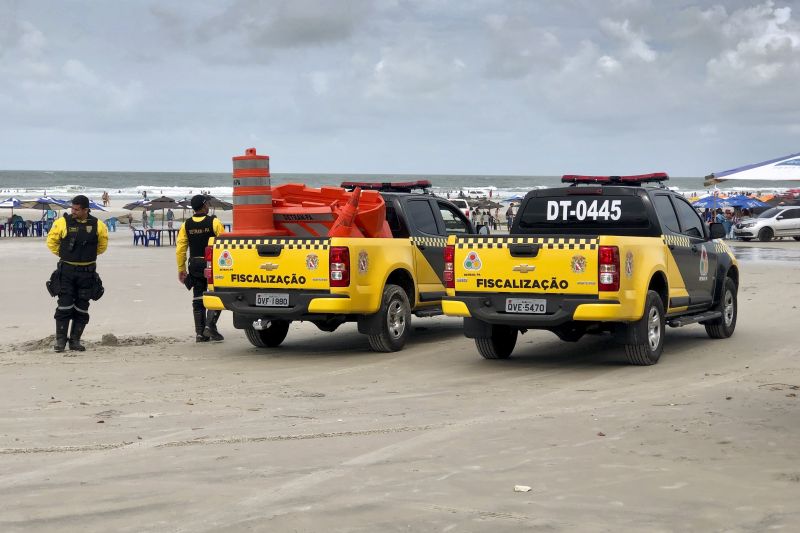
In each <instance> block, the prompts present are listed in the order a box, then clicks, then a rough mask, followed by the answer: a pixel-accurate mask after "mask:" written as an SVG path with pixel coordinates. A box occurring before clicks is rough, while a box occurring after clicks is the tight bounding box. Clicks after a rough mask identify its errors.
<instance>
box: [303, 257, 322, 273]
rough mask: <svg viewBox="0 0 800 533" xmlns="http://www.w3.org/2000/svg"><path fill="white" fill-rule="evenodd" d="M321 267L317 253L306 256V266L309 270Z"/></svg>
mask: <svg viewBox="0 0 800 533" xmlns="http://www.w3.org/2000/svg"><path fill="white" fill-rule="evenodd" d="M317 267H319V257H317V254H308V255H307V256H306V268H307V269H309V270H312V271H313V270H316V269H317Z"/></svg>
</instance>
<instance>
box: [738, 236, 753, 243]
mask: <svg viewBox="0 0 800 533" xmlns="http://www.w3.org/2000/svg"><path fill="white" fill-rule="evenodd" d="M739 240H742V241H744V242H750V241H752V240H753V239H751V238H750V237H739Z"/></svg>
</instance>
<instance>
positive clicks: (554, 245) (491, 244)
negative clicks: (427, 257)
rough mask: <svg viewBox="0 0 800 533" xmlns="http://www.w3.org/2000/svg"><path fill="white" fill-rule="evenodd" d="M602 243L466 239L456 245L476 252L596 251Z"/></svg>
mask: <svg viewBox="0 0 800 533" xmlns="http://www.w3.org/2000/svg"><path fill="white" fill-rule="evenodd" d="M599 243H600V238H599V237H590V238H574V237H564V238H561V237H488V238H473V237H464V238H463V239H459V240H458V242H457V243H456V248H459V249H463V248H469V249H474V250H481V249H489V250H491V249H493V248H498V249H499V248H508V247H509V245H512V244H538V245H539V246H540V247H541V248H542V249H544V250H594V249H596V248H597V246H598V244H599Z"/></svg>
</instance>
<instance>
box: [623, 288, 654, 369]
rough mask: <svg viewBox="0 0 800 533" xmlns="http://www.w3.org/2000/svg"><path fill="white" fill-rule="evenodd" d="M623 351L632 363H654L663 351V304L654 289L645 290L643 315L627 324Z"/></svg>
mask: <svg viewBox="0 0 800 533" xmlns="http://www.w3.org/2000/svg"><path fill="white" fill-rule="evenodd" d="M627 327H628V339H629V342H628V343H626V344H625V353H626V354H627V356H628V362H629V363H630V364H632V365H654V364H656V363H657V362H658V359H659V358H660V357H661V352H662V351H664V304H663V302H662V301H661V296H659V295H658V293H657V292H656V291H647V299H646V300H645V303H644V316H642V318H641V319H640V320H637V321H636V322H633V323H632V324H628V326H627Z"/></svg>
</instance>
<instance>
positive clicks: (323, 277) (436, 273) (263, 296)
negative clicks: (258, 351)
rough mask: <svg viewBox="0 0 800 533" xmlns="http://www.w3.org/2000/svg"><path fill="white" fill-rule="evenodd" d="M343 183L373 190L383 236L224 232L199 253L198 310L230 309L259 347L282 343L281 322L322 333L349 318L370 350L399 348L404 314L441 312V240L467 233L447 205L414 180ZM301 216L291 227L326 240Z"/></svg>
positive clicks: (406, 325) (407, 321)
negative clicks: (304, 324) (202, 263)
mask: <svg viewBox="0 0 800 533" xmlns="http://www.w3.org/2000/svg"><path fill="white" fill-rule="evenodd" d="M349 185H350V186H351V187H352V186H358V187H359V188H360V189H363V190H370V189H371V190H378V191H380V196H381V197H382V198H383V200H384V202H385V207H386V221H387V223H388V226H389V229H390V230H391V238H375V237H328V236H315V237H298V236H294V237H258V236H247V237H241V236H236V235H233V236H226V235H225V234H223V235H221V236H219V237H217V238H215V239H213V241H212V242H211V243H210V246H209V248H208V249H207V251H206V255H207V257H206V258H207V263H208V267H209V268H208V269H207V277H208V278H209V280H210V281H211V283H210V286H209V290H208V291H207V292H206V293H205V295H204V297H203V304H204V305H205V307H206V308H208V309H225V310H228V311H231V312H232V313H233V325H234V327H236V328H237V329H243V330H244V332H245V334H246V336H247V339H248V340H249V341H250V342H251V343H252V344H253V345H254V346H257V347H275V346H278V345H280V344H281V343H282V342H283V341H284V339H285V338H286V335H287V332H288V329H289V324H290V323H291V322H293V321H296V320H300V321H309V322H312V323H313V324H315V325H316V326H317V327H318V328H319V329H320V330H322V331H328V332H331V331H334V330H335V329H336V328H338V327H339V326H340V325H341V324H343V323H345V322H357V323H358V331H359V332H360V333H363V334H365V335H367V336H368V338H369V346H370V347H371V348H372V350H374V351H378V352H393V351H397V350H400V349H402V348H403V346H404V345H405V343H406V341H407V339H408V337H409V334H410V331H411V315H412V314H413V315H415V316H418V317H425V316H434V315H439V314H441V313H442V309H441V299H442V297H443V296H444V294H445V289H444V284H443V281H442V278H441V276H442V271H443V263H444V254H443V252H444V247H445V244H446V240H447V236H448V235H469V234H474V228H473V226H472V224H471V223H470V221H469V220H468V219H467V218H466V217H465V216H464V215H463V214H462V212H461V211H460V210H459V209H458V208H457V207H456V206H454V205H453V204H452V203H450V202H449V201H447V200H446V199H443V198H439V197H436V196H433V195H431V194H420V193H417V192H413V190H412V189H415V185H414V184H407V183H406V184H391V183H383V184H370V183H358V184H349ZM423 185H424V184H423ZM427 185H428V186H430V184H429V183H428V184H427ZM305 218H307V217H305V216H304V215H302V214H301V215H296V220H294V221H293V223H294V222H297V223H298V224H297V225H298V226H299V222H303V223H304V224H306V225H305V226H304V227H311V226H315V227H316V230H317V231H318V232H320V233H323V234H325V231H326V228H325V227H324V226H323V225H322V224H319V223H316V224H314V223H313V221H312V220H310V219H309V220H305ZM284 224H286V225H288V222H287V221H286V220H285V219H284Z"/></svg>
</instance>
